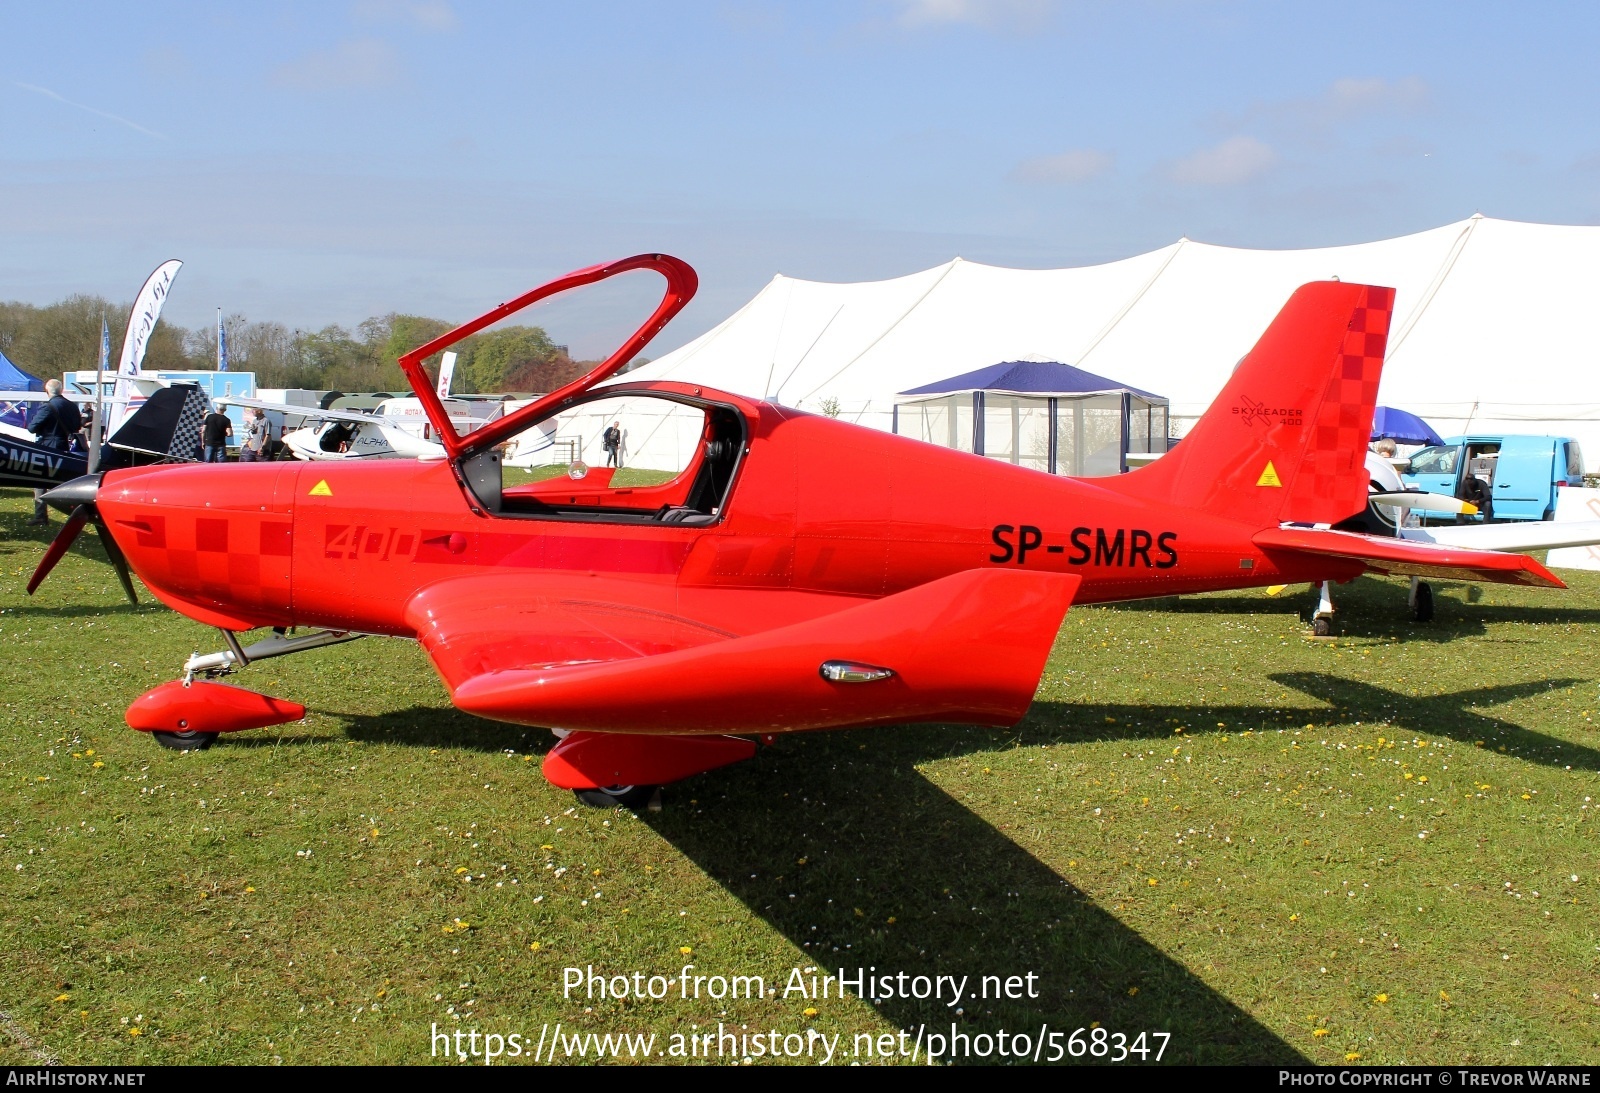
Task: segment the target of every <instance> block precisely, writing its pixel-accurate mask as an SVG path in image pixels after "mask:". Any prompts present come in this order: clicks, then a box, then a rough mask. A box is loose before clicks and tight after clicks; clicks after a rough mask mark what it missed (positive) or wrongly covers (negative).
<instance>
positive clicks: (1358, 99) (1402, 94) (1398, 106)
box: [1219, 76, 1433, 138]
mask: <svg viewBox="0 0 1600 1093" xmlns="http://www.w3.org/2000/svg"><path fill="white" fill-rule="evenodd" d="M1432 98H1433V94H1432V91H1431V90H1430V89H1429V87H1428V85H1427V83H1426V82H1425V81H1424V80H1422V79H1421V78H1420V77H1418V76H1404V77H1401V78H1400V79H1396V80H1389V79H1385V78H1383V77H1382V76H1371V77H1355V76H1345V77H1342V78H1340V79H1337V80H1334V81H1333V83H1331V84H1329V85H1328V86H1327V87H1325V88H1323V89H1322V90H1321V91H1319V92H1318V93H1317V94H1315V95H1309V96H1305V97H1302V98H1297V99H1279V100H1276V101H1272V102H1257V103H1254V104H1252V105H1251V106H1250V107H1249V108H1248V109H1246V110H1245V111H1244V113H1243V114H1241V115H1234V116H1225V117H1223V118H1221V119H1219V122H1220V124H1221V125H1222V127H1223V128H1225V129H1234V130H1238V129H1246V128H1252V129H1253V128H1258V127H1265V128H1267V129H1268V130H1270V131H1271V132H1272V133H1273V134H1275V135H1278V136H1282V137H1285V138H1293V137H1304V136H1307V135H1310V134H1321V133H1324V132H1326V131H1327V130H1329V129H1333V128H1335V127H1337V126H1340V125H1346V124H1349V123H1351V122H1354V121H1359V120H1362V119H1365V118H1375V117H1379V116H1383V115H1397V114H1414V113H1417V112H1418V111H1421V110H1424V109H1426V108H1427V107H1428V106H1429V105H1430V103H1431V102H1432Z"/></svg>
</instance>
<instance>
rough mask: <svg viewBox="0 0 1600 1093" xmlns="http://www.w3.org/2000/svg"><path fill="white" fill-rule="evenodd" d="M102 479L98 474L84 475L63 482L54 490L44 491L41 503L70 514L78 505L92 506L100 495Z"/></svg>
mask: <svg viewBox="0 0 1600 1093" xmlns="http://www.w3.org/2000/svg"><path fill="white" fill-rule="evenodd" d="M102 477H103V476H102V475H98V474H86V475H83V476H81V477H79V478H74V479H73V480H72V481H71V482H63V483H62V484H61V485H59V486H57V487H56V488H55V489H53V490H47V491H45V494H44V497H43V501H44V503H45V504H47V505H50V506H51V507H52V508H57V509H60V510H61V511H62V512H71V511H72V510H73V509H75V508H77V507H78V506H79V505H93V504H94V503H95V499H96V498H97V497H98V496H99V495H100V479H101V478H102Z"/></svg>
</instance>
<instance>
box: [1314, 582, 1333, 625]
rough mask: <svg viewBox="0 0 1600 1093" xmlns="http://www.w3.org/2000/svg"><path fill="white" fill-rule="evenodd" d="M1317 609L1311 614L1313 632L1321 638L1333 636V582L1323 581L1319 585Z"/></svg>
mask: <svg viewBox="0 0 1600 1093" xmlns="http://www.w3.org/2000/svg"><path fill="white" fill-rule="evenodd" d="M1317 595H1318V597H1319V598H1318V600H1317V610H1316V613H1315V614H1313V615H1312V616H1311V633H1312V634H1314V635H1315V636H1317V637H1319V638H1331V637H1332V636H1333V582H1332V581H1323V582H1322V583H1321V584H1320V585H1318V586H1317Z"/></svg>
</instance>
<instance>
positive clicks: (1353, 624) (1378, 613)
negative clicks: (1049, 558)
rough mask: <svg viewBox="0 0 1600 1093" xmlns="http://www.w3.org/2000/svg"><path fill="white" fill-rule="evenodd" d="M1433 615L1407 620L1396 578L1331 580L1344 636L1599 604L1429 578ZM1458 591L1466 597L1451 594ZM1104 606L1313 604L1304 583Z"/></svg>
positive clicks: (1579, 611)
mask: <svg viewBox="0 0 1600 1093" xmlns="http://www.w3.org/2000/svg"><path fill="white" fill-rule="evenodd" d="M1430 583H1431V584H1432V586H1433V593H1434V611H1435V614H1434V618H1433V621H1432V622H1428V623H1416V622H1413V621H1411V618H1410V616H1409V615H1408V613H1407V611H1408V609H1407V606H1406V586H1405V585H1404V584H1402V583H1400V582H1398V581H1385V580H1379V579H1377V578H1371V577H1363V578H1360V579H1358V580H1356V581H1354V582H1353V583H1351V584H1349V585H1343V586H1336V587H1335V589H1334V602H1335V605H1336V608H1337V612H1336V614H1335V616H1334V623H1335V626H1336V627H1337V630H1338V633H1339V636H1341V637H1346V638H1388V637H1393V636H1398V637H1399V638H1400V639H1401V640H1403V641H1425V642H1435V643H1444V642H1451V641H1455V640H1456V639H1458V638H1463V637H1470V636H1477V635H1482V634H1484V633H1487V632H1488V629H1489V626H1490V625H1492V624H1494V623H1543V624H1546V625H1566V624H1588V625H1592V624H1594V623H1597V622H1600V609H1596V608H1590V607H1573V606H1569V602H1568V601H1567V600H1565V599H1563V597H1562V593H1561V592H1559V591H1551V592H1549V593H1548V596H1549V598H1548V599H1547V600H1545V601H1544V602H1543V603H1539V604H1491V603H1484V602H1482V600H1481V599H1480V597H1481V596H1482V593H1483V587H1482V586H1481V585H1476V584H1465V583H1458V582H1450V581H1432V582H1430ZM1457 592H1459V593H1460V594H1461V596H1462V597H1464V599H1465V601H1466V602H1461V601H1460V600H1458V599H1456V596H1455V593H1457ZM1097 606H1103V607H1104V608H1105V609H1106V610H1110V611H1129V612H1145V611H1162V612H1170V613H1177V614H1184V615H1208V614H1219V615H1278V616H1285V615H1298V617H1299V618H1301V619H1302V620H1309V619H1310V617H1311V614H1312V612H1313V611H1314V610H1315V608H1316V599H1315V597H1314V596H1313V595H1312V594H1311V593H1309V592H1307V591H1306V590H1305V588H1304V587H1301V588H1299V589H1297V590H1295V591H1292V592H1287V593H1285V594H1284V595H1282V596H1276V597H1273V596H1267V595H1264V594H1262V593H1260V592H1256V593H1253V594H1252V593H1246V594H1236V595H1210V596H1185V597H1177V596H1166V597H1161V598H1157V599H1150V600H1133V601H1130V602H1127V603H1116V604H1105V605H1097Z"/></svg>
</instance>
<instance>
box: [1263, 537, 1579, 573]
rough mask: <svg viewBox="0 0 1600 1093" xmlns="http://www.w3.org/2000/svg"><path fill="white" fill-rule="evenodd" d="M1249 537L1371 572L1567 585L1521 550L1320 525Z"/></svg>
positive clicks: (1277, 548) (1273, 548) (1271, 548)
mask: <svg viewBox="0 0 1600 1093" xmlns="http://www.w3.org/2000/svg"><path fill="white" fill-rule="evenodd" d="M1253 541H1254V542H1255V545H1256V546H1258V547H1260V548H1261V549H1262V550H1265V551H1267V552H1268V553H1272V552H1274V551H1289V552H1292V553H1295V554H1306V555H1313V556H1316V557H1323V558H1339V559H1343V560H1346V561H1355V562H1361V563H1363V564H1364V565H1366V567H1367V569H1369V570H1370V571H1372V572H1373V573H1387V574H1390V575H1392V576H1397V577H1433V578H1436V579H1438V580H1456V581H1487V582H1490V583H1492V584H1530V585H1539V586H1542V587H1545V588H1565V587H1566V585H1564V584H1562V583H1561V581H1560V580H1559V579H1558V578H1557V577H1556V576H1555V574H1553V573H1551V572H1550V571H1549V570H1548V569H1546V568H1545V567H1544V566H1542V565H1540V564H1539V563H1538V562H1536V561H1534V560H1533V559H1532V558H1529V557H1526V556H1525V555H1522V554H1502V553H1499V552H1497V551H1492V550H1469V549H1463V548H1460V547H1449V546H1440V545H1438V544H1435V543H1418V542H1412V541H1410V540H1406V539H1387V538H1379V537H1377V536H1373V535H1357V534H1355V533H1352V532H1348V531H1324V530H1321V529H1319V528H1294V527H1290V528H1267V529H1266V530H1265V531H1259V532H1257V533H1256V534H1255V536H1254V540H1253Z"/></svg>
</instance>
